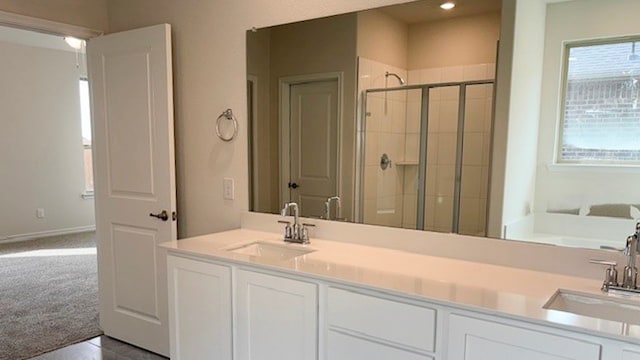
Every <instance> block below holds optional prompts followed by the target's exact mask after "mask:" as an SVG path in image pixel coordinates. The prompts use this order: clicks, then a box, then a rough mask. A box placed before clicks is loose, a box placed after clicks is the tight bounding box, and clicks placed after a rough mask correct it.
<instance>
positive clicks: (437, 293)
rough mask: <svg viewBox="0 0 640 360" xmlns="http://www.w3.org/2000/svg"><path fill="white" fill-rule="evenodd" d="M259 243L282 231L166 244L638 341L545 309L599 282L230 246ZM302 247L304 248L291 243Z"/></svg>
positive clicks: (408, 258)
mask: <svg viewBox="0 0 640 360" xmlns="http://www.w3.org/2000/svg"><path fill="white" fill-rule="evenodd" d="M255 241H273V242H275V243H278V244H284V242H283V241H282V235H281V234H275V233H270V232H262V231H255V230H248V229H238V230H231V231H226V232H221V233H215V234H208V235H203V236H199V237H194V238H189V239H184V240H179V241H172V242H167V243H163V244H161V246H162V247H164V248H166V249H168V251H169V252H170V253H179V254H186V255H191V256H196V257H202V258H207V259H213V260H222V261H230V262H233V263H236V264H248V265H252V266H257V267H263V268H266V269H271V270H278V271H283V272H287V273H291V274H298V275H302V276H310V277H314V278H319V279H323V280H330V281H334V282H341V283H345V284H348V285H356V286H361V287H367V288H370V289H374V290H377V291H381V292H387V293H391V294H394V295H402V296H406V297H412V298H415V299H420V300H426V301H430V302H433V303H437V304H441V305H446V306H452V307H458V308H462V309H468V310H473V311H481V312H484V313H488V314H496V315H501V316H508V317H512V318H516V319H518V320H528V321H531V322H535V323H539V324H543V325H551V326H556V327H559V328H564V329H570V330H574V331H581V332H584V333H588V334H592V335H597V336H607V337H610V338H614V339H617V340H623V341H629V342H633V343H636V344H640V326H638V325H631V324H629V325H627V324H622V323H620V322H615V321H608V320H601V319H595V318H590V317H585V316H580V315H574V314H571V313H566V312H561V311H555V310H546V309H543V308H542V306H543V305H544V304H545V303H546V302H547V300H548V299H549V298H550V297H551V296H552V295H553V294H554V293H555V291H556V290H557V289H568V290H574V291H579V292H584V293H590V294H600V285H601V281H598V280H592V279H585V278H580V277H572V276H566V275H558V274H552V273H546V272H540V271H532V270H525V269H517V268H511V267H505V266H498V265H491V264H484V263H476V262H469V261H463V260H456V259H449V258H443V257H434V256H428V255H423V254H413V253H409V252H404V251H400V250H391V249H385V248H378V247H370V246H364V245H357V244H350V243H343V242H339V241H329V240H322V239H312V240H311V245H308V246H307V247H309V248H312V249H313V250H315V251H314V252H311V253H308V254H305V255H302V256H299V257H296V258H293V259H288V260H283V261H279V260H278V261H276V260H271V261H270V260H269V259H265V258H261V257H257V256H250V255H243V254H237V253H233V252H229V251H226V250H225V249H226V248H230V247H235V246H238V245H242V244H248V243H251V242H255ZM287 246H291V247H301V246H303V245H299V244H288V245H287Z"/></svg>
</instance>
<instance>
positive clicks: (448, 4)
mask: <svg viewBox="0 0 640 360" xmlns="http://www.w3.org/2000/svg"><path fill="white" fill-rule="evenodd" d="M454 7H456V4H455V3H454V2H451V1H447V2H446V3H442V4H441V5H440V8H441V9H442V10H451V9H453V8H454Z"/></svg>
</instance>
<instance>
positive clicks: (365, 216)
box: [357, 80, 493, 236]
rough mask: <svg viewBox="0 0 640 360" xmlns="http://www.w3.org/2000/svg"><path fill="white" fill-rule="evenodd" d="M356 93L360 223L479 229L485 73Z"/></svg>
mask: <svg viewBox="0 0 640 360" xmlns="http://www.w3.org/2000/svg"><path fill="white" fill-rule="evenodd" d="M363 96H364V97H363V102H362V105H363V111H362V114H363V116H362V121H361V123H360V129H359V139H358V140H359V142H360V144H359V148H360V149H361V151H360V166H359V180H360V181H359V197H358V199H359V204H357V205H358V210H359V211H358V217H359V220H360V222H363V223H365V224H375V225H385V226H395V227H403V228H409V229H418V230H430V231H438V232H452V233H459V234H467V235H478V236H485V235H486V214H487V198H488V189H489V173H490V171H489V170H490V158H491V157H490V152H491V139H492V136H491V133H492V129H493V80H486V81H468V82H455V83H440V84H424V85H408V86H402V87H396V88H381V89H368V90H365V92H364V95H363Z"/></svg>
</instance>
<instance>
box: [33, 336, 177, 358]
mask: <svg viewBox="0 0 640 360" xmlns="http://www.w3.org/2000/svg"><path fill="white" fill-rule="evenodd" d="M34 359H37V360H85V359H87V360H89V359H90V360H138V359H140V360H165V359H167V358H165V357H163V356H160V355H157V354H154V353H151V352H148V351H146V350H143V349H140V348H138V347H135V346H132V345H129V344H127V343H123V342H121V341H118V340H116V339H112V338H110V337H107V336H104V335H102V336H98V337H95V338H93V339H90V340H87V341H84V342H81V343H77V344H73V345H69V346H67V347H63V348H61V349H58V350H54V351H52V352H49V353H46V354H42V355H40V356H37V357H34V358H32V360H34Z"/></svg>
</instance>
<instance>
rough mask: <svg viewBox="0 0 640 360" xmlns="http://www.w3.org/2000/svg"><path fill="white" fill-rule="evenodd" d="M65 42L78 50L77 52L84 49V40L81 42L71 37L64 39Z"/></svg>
mask: <svg viewBox="0 0 640 360" xmlns="http://www.w3.org/2000/svg"><path fill="white" fill-rule="evenodd" d="M64 41H65V42H66V43H67V44H68V45H69V46H71V47H72V48H74V49H76V50H80V49H82V46H83V45H84V40H80V39H77V38H74V37H71V36H65V37H64Z"/></svg>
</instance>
